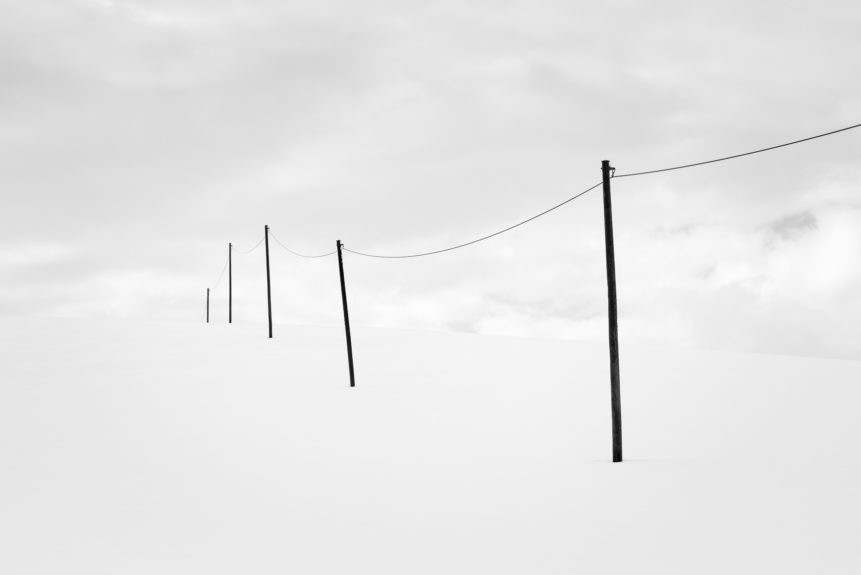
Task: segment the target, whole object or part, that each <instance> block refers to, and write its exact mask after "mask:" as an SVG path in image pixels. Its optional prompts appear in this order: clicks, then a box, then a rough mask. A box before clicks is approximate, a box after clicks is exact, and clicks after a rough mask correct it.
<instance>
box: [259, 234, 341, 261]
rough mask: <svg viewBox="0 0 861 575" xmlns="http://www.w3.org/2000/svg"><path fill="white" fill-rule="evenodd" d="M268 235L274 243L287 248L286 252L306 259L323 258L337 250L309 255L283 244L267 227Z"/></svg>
mask: <svg viewBox="0 0 861 575" xmlns="http://www.w3.org/2000/svg"><path fill="white" fill-rule="evenodd" d="M269 235H270V236H272V239H273V240H275V243H276V244H278V245H279V246H281V247H282V248H284V249H285V250H287V251H288V252H290V253H291V254H293V255H294V256H298V257H300V258H308V259H314V258H325V257H327V256H331V255H333V254H335V253H337V251H338V250H333V251H331V252H326V253H325V254H318V255H313V256H309V255H307V254H303V253H299V252H297V251H295V250H292V249H290V248H288V247H287V246H285V245H284V244H282V243H281V241H280V240H279V239H278V238H277V237H276V236H275V234H273V233H272V228H269Z"/></svg>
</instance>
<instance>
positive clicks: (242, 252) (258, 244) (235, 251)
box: [233, 238, 263, 256]
mask: <svg viewBox="0 0 861 575" xmlns="http://www.w3.org/2000/svg"><path fill="white" fill-rule="evenodd" d="M262 243H263V238H260V241H258V242H257V243H256V244H254V247H253V248H251V249H250V250H247V251H242V250H237V249H236V248H235V247H234V248H233V253H235V254H239V255H243V256H244V255H248V254H250V253H251V252H253V251H254V250H256V249H257V248H258V247H260V244H262Z"/></svg>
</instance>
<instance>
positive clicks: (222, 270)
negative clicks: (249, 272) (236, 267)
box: [210, 257, 230, 291]
mask: <svg viewBox="0 0 861 575" xmlns="http://www.w3.org/2000/svg"><path fill="white" fill-rule="evenodd" d="M228 262H230V258H229V257H227V258H225V259H224V267H222V268H221V273H220V274H218V279H217V280H215V285H213V286H212V287H211V288H210V289H211V290H212V291H215V288H217V287H218V284H220V283H221V278H223V277H224V272H225V271H227V264H228Z"/></svg>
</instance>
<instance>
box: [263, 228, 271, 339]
mask: <svg viewBox="0 0 861 575" xmlns="http://www.w3.org/2000/svg"><path fill="white" fill-rule="evenodd" d="M263 237H264V238H265V239H266V302H267V303H268V304H269V338H270V339H272V283H271V281H270V280H269V226H264V227H263Z"/></svg>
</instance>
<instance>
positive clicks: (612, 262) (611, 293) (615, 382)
mask: <svg viewBox="0 0 861 575" xmlns="http://www.w3.org/2000/svg"><path fill="white" fill-rule="evenodd" d="M612 170H615V168H612V167H610V162H609V160H604V161H603V162H601V173H602V174H603V181H604V182H603V183H604V244H605V246H606V248H607V250H606V251H607V307H608V314H607V315H608V317H609V327H610V412H611V417H612V425H613V462H614V463H615V462H619V461H622V400H621V398H620V391H619V326H618V312H617V309H616V253H615V249H614V247H613V207H612V203H611V200H610V175H611V171H612Z"/></svg>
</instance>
